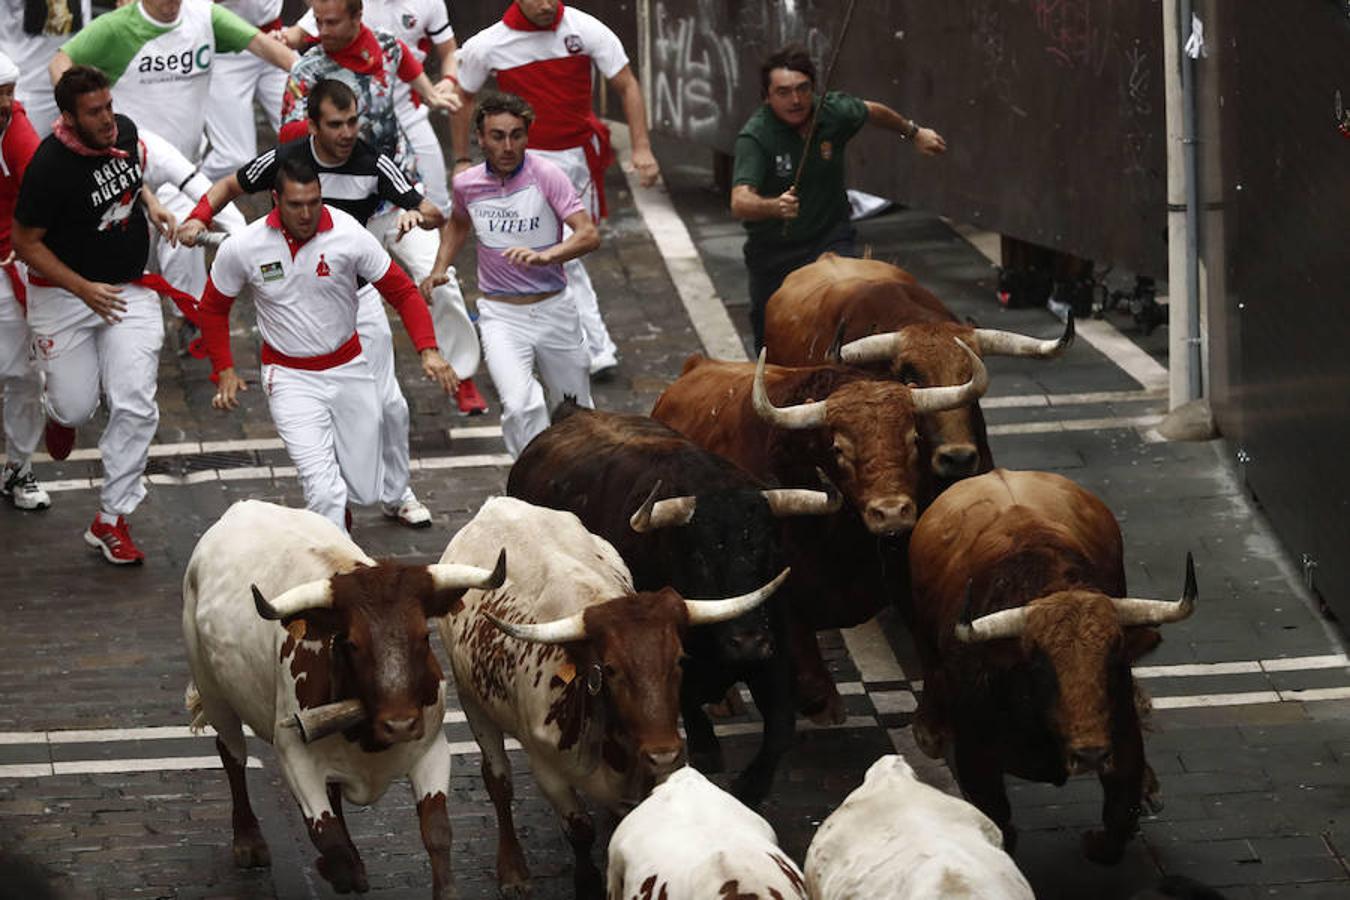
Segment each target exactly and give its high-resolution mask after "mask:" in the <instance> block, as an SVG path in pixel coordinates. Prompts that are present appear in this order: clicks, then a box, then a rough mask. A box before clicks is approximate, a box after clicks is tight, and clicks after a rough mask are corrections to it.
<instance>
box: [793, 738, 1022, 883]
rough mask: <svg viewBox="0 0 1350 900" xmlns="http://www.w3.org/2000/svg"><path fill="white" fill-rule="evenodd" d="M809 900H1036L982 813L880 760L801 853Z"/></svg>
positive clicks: (901, 763)
mask: <svg viewBox="0 0 1350 900" xmlns="http://www.w3.org/2000/svg"><path fill="white" fill-rule="evenodd" d="M806 885H807V890H808V891H809V893H810V896H811V898H812V900H856V898H860V897H868V898H873V900H909V898H913V900H930V898H934V897H942V898H946V900H962V898H971V900H974V898H987V897H998V898H1001V900H1035V895H1034V894H1033V893H1032V892H1031V886H1030V885H1029V884H1027V880H1026V878H1024V877H1023V876H1022V873H1021V872H1020V871H1018V869H1017V865H1016V864H1015V863H1014V862H1013V861H1012V858H1011V857H1010V856H1008V854H1006V853H1004V852H1003V835H1002V833H1001V832H1000V831H999V829H998V826H997V825H995V824H994V823H993V822H992V821H990V820H989V818H988V817H987V816H985V815H984V813H982V812H980V811H979V810H978V809H976V808H975V807H974V806H972V805H970V804H969V803H967V802H966V801H964V800H961V799H960V798H957V797H952V796H950V795H948V794H944V793H943V792H942V791H939V790H938V789H936V788H933V787H930V786H928V785H926V784H924V783H923V782H921V781H919V780H918V778H916V777H915V775H914V770H913V769H912V768H910V766H909V763H907V762H905V758H904V757H903V756H899V755H891V756H883V757H882V758H881V759H879V760H877V761H876V762H875V763H873V764H872V767H871V768H870V769H868V770H867V776H866V777H865V778H864V779H863V783H862V786H861V787H859V788H858V789H857V790H855V791H854V792H853V793H851V794H849V795H848V797H847V798H845V799H844V802H843V804H841V805H840V807H839V808H838V809H837V810H835V811H834V812H833V813H831V814H830V817H829V818H827V819H826V820H825V821H824V822H823V823H821V826H820V828H819V830H817V831H816V836H815V838H814V839H813V840H812V841H811V847H810V849H809V850H808V851H807V853H806Z"/></svg>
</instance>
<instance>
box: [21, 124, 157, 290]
mask: <svg viewBox="0 0 1350 900" xmlns="http://www.w3.org/2000/svg"><path fill="white" fill-rule="evenodd" d="M115 146H116V147H117V149H118V150H122V151H123V152H125V153H126V154H127V156H126V157H125V158H119V157H115V156H81V155H80V154H78V153H76V152H75V151H73V150H71V149H69V148H67V147H66V146H65V145H64V144H62V143H61V142H60V141H59V140H58V139H57V137H56V135H48V136H47V137H46V138H45V139H44V140H43V141H42V143H41V144H39V145H38V148H37V151H36V152H35V153H34V154H33V159H32V161H31V162H29V164H28V171H27V172H26V173H25V174H24V178H23V185H22V186H21V187H20V188H19V202H18V204H17V206H15V208H14V219H15V221H17V222H20V223H22V224H24V225H27V226H29V227H31V228H45V229H46V230H47V233H46V234H45V235H44V236H43V238H42V242H43V243H44V244H46V245H47V248H48V249H49V250H51V251H52V253H54V254H55V255H56V258H57V259H59V260H61V262H63V263H65V264H66V265H67V266H69V267H70V268H71V269H73V270H74V271H75V272H77V273H78V274H79V275H81V276H82V277H84V278H87V279H89V280H90V281H103V282H107V283H109V284H124V283H126V282H129V281H135V280H136V279H137V278H140V277H141V275H142V274H143V273H144V272H145V259H146V256H147V254H148V253H149V252H150V227H149V224H148V222H147V221H146V217H145V210H144V209H143V208H142V207H141V203H140V196H139V195H140V190H141V163H140V155H139V153H138V147H137V135H136V125H135V123H133V122H132V121H131V120H130V119H128V118H127V117H126V116H117V143H116V144H115Z"/></svg>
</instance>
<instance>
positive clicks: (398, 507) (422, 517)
mask: <svg viewBox="0 0 1350 900" xmlns="http://www.w3.org/2000/svg"><path fill="white" fill-rule="evenodd" d="M384 515H385V518H387V519H397V520H398V521H399V522H400V523H401V524H403V525H407V526H408V527H409V528H430V527H431V510H429V509H427V508H426V506H424V505H423V503H422V501H421V500H418V499H417V497H416V496H414V495H413V492H412V491H408V493H406V494H404V495H403V499H402V500H401V501H400V502H398V503H387V504H385V506H384Z"/></svg>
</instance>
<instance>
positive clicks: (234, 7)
mask: <svg viewBox="0 0 1350 900" xmlns="http://www.w3.org/2000/svg"><path fill="white" fill-rule="evenodd" d="M216 2H217V3H219V4H220V5H221V6H223V7H225V8H226V9H228V10H229V11H230V12H232V13H234V14H235V15H236V16H238V17H239V18H241V19H243V20H244V21H245V22H247V23H249V24H250V25H255V26H257V27H259V28H261V27H262V26H264V25H266V24H268V23H269V22H275V21H276V20H277V19H279V18H281V4H282V2H283V0H216ZM308 15H313V13H309V14H308Z"/></svg>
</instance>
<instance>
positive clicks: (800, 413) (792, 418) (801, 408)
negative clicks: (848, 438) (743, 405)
mask: <svg viewBox="0 0 1350 900" xmlns="http://www.w3.org/2000/svg"><path fill="white" fill-rule="evenodd" d="M766 352H767V351H764V350H761V351H759V361H758V362H757V363H755V384H754V388H753V389H752V390H751V392H750V402H751V403H753V404H754V407H755V412H756V413H757V414H758V415H759V417H760V418H761V419H763V420H764V421H765V422H768V423H769V424H770V425H773V426H774V427H775V428H785V429H787V430H789V431H798V430H801V429H804V428H821V427H823V426H824V425H825V401H824V400H817V401H815V402H813V403H799V404H797V405H796V406H784V407H781V408H780V407H777V406H774V405H773V404H772V403H770V402H769V395H768V392H766V391H765V390H764V359H765V353H766Z"/></svg>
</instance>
